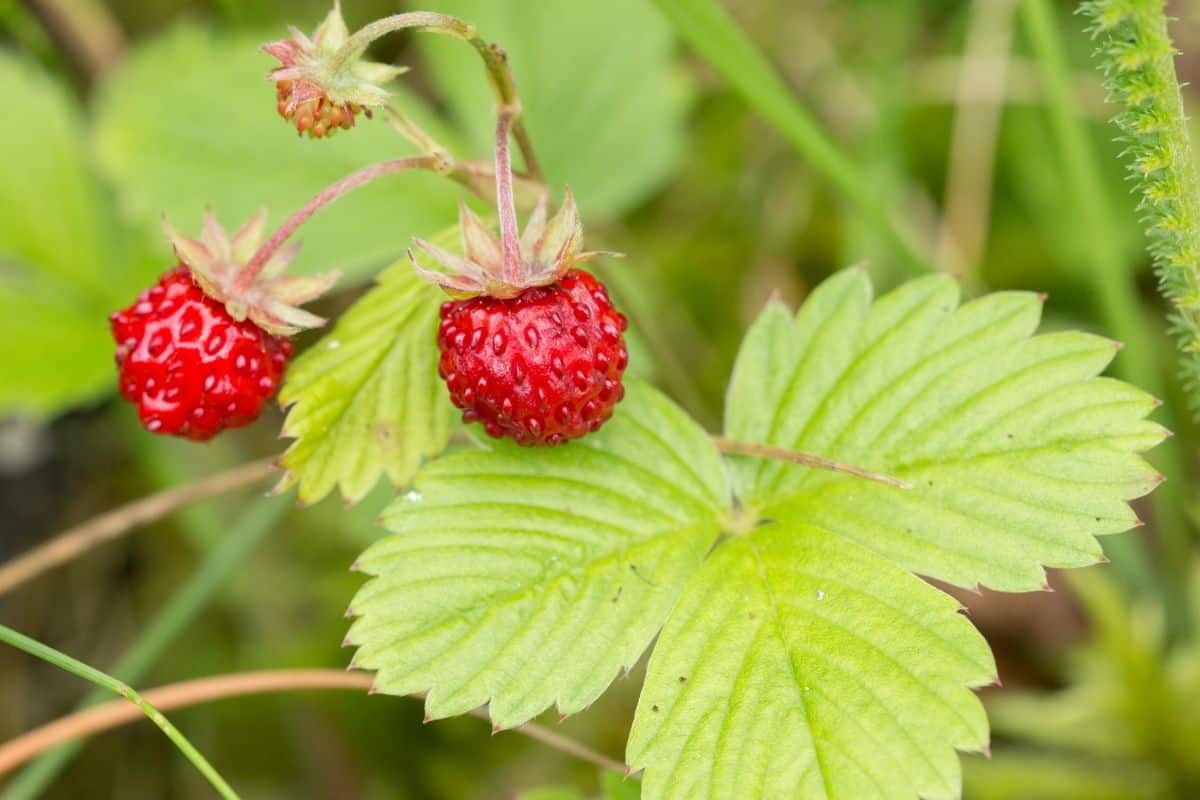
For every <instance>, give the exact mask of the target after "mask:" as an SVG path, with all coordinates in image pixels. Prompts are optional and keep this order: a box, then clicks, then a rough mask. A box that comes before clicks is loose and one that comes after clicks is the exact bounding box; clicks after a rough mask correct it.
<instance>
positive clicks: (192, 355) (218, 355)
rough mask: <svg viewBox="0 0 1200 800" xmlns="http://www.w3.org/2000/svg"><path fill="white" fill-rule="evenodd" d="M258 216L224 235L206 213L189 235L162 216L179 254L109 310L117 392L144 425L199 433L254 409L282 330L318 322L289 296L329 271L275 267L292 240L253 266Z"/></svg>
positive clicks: (273, 373)
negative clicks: (125, 304) (299, 273)
mask: <svg viewBox="0 0 1200 800" xmlns="http://www.w3.org/2000/svg"><path fill="white" fill-rule="evenodd" d="M265 220H266V215H265V213H262V212H260V213H259V214H258V215H256V216H255V217H254V218H253V219H252V220H251V221H250V222H249V223H247V224H246V226H245V227H243V228H242V229H241V230H240V231H238V233H237V234H235V235H234V236H233V238H232V239H230V238H229V237H228V236H227V235H226V234H225V231H224V230H223V229H222V228H221V226H220V224H219V223H218V222H217V220H216V218H215V217H213V216H212V214H207V215H206V216H205V220H204V232H203V235H202V236H201V239H200V240H199V241H197V240H194V239H189V238H187V237H185V236H181V235H180V234H178V233H176V232H175V231H174V230H172V229H170V227H169V226H168V228H167V233H168V236H169V238H170V239H171V242H172V244H173V245H174V248H175V253H176V255H177V256H178V258H179V260H180V264H179V265H178V266H176V267H175V268H173V269H171V270H170V271H168V272H167V273H166V274H164V275H163V276H162V277H161V278H160V279H159V281H158V283H157V284H155V285H154V286H152V287H151V288H149V289H147V290H146V291H144V292H142V293H141V295H140V296H139V297H138V299H137V301H136V302H134V303H133V304H132V305H131V306H129V308H126V309H125V310H123V311H118V312H116V313H114V314H113V315H112V316H111V317H110V318H109V323H110V327H111V329H112V334H113V338H114V339H115V340H116V342H117V349H116V361H117V371H118V374H119V386H120V391H121V395H122V396H123V397H124V398H125V399H127V400H129V401H130V402H131V403H134V404H135V405H136V406H137V408H138V417H139V418H140V419H141V421H142V424H143V425H144V426H145V428H146V430H148V431H150V432H152V433H161V434H171V435H174V436H184V437H187V438H189V439H195V440H197V441H203V440H206V439H210V438H212V437H213V436H215V435H216V434H217V433H219V432H220V431H222V430H224V429H226V428H237V427H240V426H242V425H247V424H249V423H251V422H253V421H254V420H256V419H258V416H259V414H261V413H262V409H263V407H264V406H265V405H266V402H267V400H269V399H270V398H271V397H272V396H273V395H274V394H275V392H276V390H278V388H279V382H280V379H281V378H282V376H283V372H284V369H285V368H286V366H287V363H288V359H289V358H290V357H291V354H292V345H291V342H289V341H288V339H287V338H286V337H287V336H289V335H291V334H293V333H296V332H297V331H299V330H300V329H302V328H306V327H314V326H316V325H320V324H321V323H322V322H324V320H322V319H321V318H319V317H316V316H314V315H312V314H310V313H308V312H307V311H304V310H302V309H299V308H296V307H295V304H297V303H301V302H305V301H307V300H309V299H312V298H313V297H315V296H317V295H318V294H320V293H321V292H323V291H324V290H325V289H327V288H328V287H329V286H330V285H331V284H332V283H333V281H334V280H336V277H337V276H336V275H327V276H320V277H284V276H281V275H280V274H279V273H280V272H282V270H283V269H284V268H285V267H286V266H287V264H288V263H289V262H290V261H291V259H292V258H293V257H294V256H295V254H296V248H295V247H284V248H281V249H279V250H278V251H276V252H275V253H274V254H273V255H272V256H271V257H270V258H268V259H266V260H265V261H264V262H263V265H262V266H261V267H258V266H255V265H254V259H255V258H256V251H257V250H258V246H259V242H260V241H261V239H262V233H263V224H264V222H265ZM243 284H245V285H243Z"/></svg>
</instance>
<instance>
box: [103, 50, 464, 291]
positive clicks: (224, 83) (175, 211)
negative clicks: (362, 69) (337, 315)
mask: <svg viewBox="0 0 1200 800" xmlns="http://www.w3.org/2000/svg"><path fill="white" fill-rule="evenodd" d="M278 33H280V32H279V31H275V32H273V33H263V34H262V35H261V36H258V37H249V36H242V37H237V38H226V37H222V36H217V35H214V34H211V33H209V32H206V31H204V30H200V29H197V28H191V27H181V28H177V29H175V30H173V31H171V32H169V33H167V34H166V35H164V36H161V37H158V38H156V39H154V40H153V41H152V42H150V43H149V44H147V45H144V46H143V47H141V48H140V49H138V50H136V51H135V52H133V53H131V54H130V55H129V57H128V58H127V59H126V60H125V62H124V63H123V64H122V66H121V67H120V68H119V69H118V70H116V71H115V72H114V73H113V74H112V75H111V76H109V77H108V78H107V79H106V80H105V82H104V84H103V85H102V87H101V91H100V95H99V98H98V102H97V108H96V117H97V119H96V128H97V131H96V136H97V145H98V150H99V155H100V160H101V163H102V166H103V167H104V169H105V170H106V172H107V174H108V175H109V176H110V177H111V178H112V180H113V182H114V183H115V184H116V186H117V187H118V189H119V190H120V197H121V200H122V201H123V205H124V207H125V210H126V211H127V213H128V214H129V215H130V216H131V217H133V218H134V219H136V220H137V221H138V222H139V223H140V224H142V225H145V226H146V227H147V228H148V229H150V230H153V231H157V230H158V227H159V224H160V218H161V215H162V214H164V213H166V214H167V215H168V216H169V217H170V218H171V220H172V222H174V223H175V225H176V226H177V227H179V228H180V229H181V230H184V231H188V230H191V231H193V232H198V230H199V226H200V219H201V214H202V213H203V211H204V209H205V208H206V207H212V208H213V210H214V211H216V212H217V214H218V216H220V218H221V219H222V220H224V221H225V222H226V223H227V224H228V225H229V226H231V227H237V226H238V225H240V224H241V222H242V221H244V220H246V219H248V218H249V217H250V215H251V214H253V213H254V212H255V211H257V210H258V209H259V208H262V207H264V206H266V207H267V208H269V209H270V212H271V220H272V222H273V223H278V222H281V221H282V220H283V219H284V218H285V217H286V215H288V214H290V213H292V211H294V210H295V209H297V208H298V207H300V206H301V205H302V204H303V203H304V202H305V201H306V200H308V199H309V198H310V197H311V196H313V195H314V194H316V193H317V192H318V191H320V190H321V189H323V188H324V187H325V186H327V185H328V184H330V183H333V182H334V181H335V180H337V179H338V178H341V177H342V176H344V175H346V174H348V173H350V172H352V171H354V170H356V169H358V168H360V167H363V166H366V165H368V164H371V163H374V162H376V161H382V160H385V159H389V158H396V157H397V156H400V155H405V154H408V153H411V147H410V146H409V145H407V144H406V143H404V142H403V141H402V140H401V139H400V137H399V136H397V135H396V134H395V133H394V132H393V131H392V130H391V129H390V128H388V126H387V125H386V124H384V122H383V121H382V119H375V120H364V119H360V121H359V124H358V125H357V126H356V127H355V128H353V129H352V130H350V131H343V132H340V133H339V134H338V136H337V137H336V138H334V139H331V140H312V139H302V138H299V137H297V135H296V131H295V129H293V128H292V127H291V126H289V125H288V124H287V123H285V122H284V121H283V120H281V119H280V118H279V115H278V114H277V113H276V111H275V99H274V93H273V89H272V84H270V83H269V82H268V81H266V80H265V79H264V78H265V76H266V73H267V71H268V70H269V69H270V68H271V67H272V66H273V64H274V62H273V60H272V59H271V58H270V57H269V56H266V55H264V54H263V53H261V52H259V51H258V46H259V44H260V43H261V42H264V41H267V40H269V39H271V38H278V36H277V34H278ZM397 90H398V91H400V89H399V88H398V89H397ZM397 103H398V104H399V105H401V106H402V107H403V108H404V109H405V110H406V111H408V112H409V113H411V114H413V115H414V116H415V117H417V118H418V119H419V120H420V121H421V122H422V124H424V125H426V126H428V127H429V128H430V130H431V132H432V133H434V134H435V135H437V136H439V137H440V138H441V139H442V140H443V141H444V142H445V143H446V144H447V146H454V144H455V142H454V141H453V139H450V138H449V135H448V134H447V132H446V131H445V130H442V129H441V126H436V125H435V124H434V123H435V120H432V119H430V114H429V112H428V110H426V109H424V108H423V107H421V104H420V102H419V101H417V100H416V99H415V98H414V97H412V96H411V95H408V94H401V95H400V96H399V97H398V98H397ZM377 116H378V115H377ZM457 196H458V191H457V190H456V189H455V188H454V187H453V185H452V184H451V183H450V182H449V181H447V180H446V179H445V178H441V177H438V176H435V175H431V174H425V173H401V174H399V175H393V176H390V177H387V178H384V179H382V180H380V181H379V182H377V183H376V184H374V185H371V186H369V187H365V188H362V189H358V190H356V191H355V193H354V194H352V195H350V196H348V197H346V198H344V199H342V200H339V201H338V202H337V203H336V204H334V205H332V206H330V207H328V208H326V209H324V210H322V211H321V212H320V213H319V214H318V215H317V216H316V217H315V218H314V219H313V220H312V221H311V222H310V223H308V224H306V225H305V229H304V233H303V238H304V242H305V244H304V249H303V250H302V251H301V253H300V257H299V259H298V260H297V262H296V266H295V269H296V271H298V272H323V271H327V270H329V269H334V268H339V269H342V270H344V271H346V272H347V273H348V274H349V277H350V278H354V277H356V276H361V275H363V274H364V273H366V272H367V271H369V270H370V269H371V268H373V267H376V266H378V265H379V264H381V263H385V262H387V261H388V260H390V259H392V258H395V257H396V256H397V255H399V254H401V253H402V252H403V251H404V248H406V247H407V246H408V243H409V240H410V238H411V237H412V236H413V235H414V234H425V233H427V232H428V231H430V230H440V229H441V228H444V227H445V226H446V225H448V224H450V223H451V222H452V221H453V220H454V219H455V213H456V207H455V198H456V197H457ZM162 252H163V258H164V259H167V258H169V250H168V248H167V247H166V246H165V244H164V246H163V248H162Z"/></svg>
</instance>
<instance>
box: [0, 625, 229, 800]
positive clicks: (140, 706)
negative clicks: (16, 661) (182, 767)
mask: <svg viewBox="0 0 1200 800" xmlns="http://www.w3.org/2000/svg"><path fill="white" fill-rule="evenodd" d="M0 641H2V642H4V643H5V644H9V645H12V646H13V647H15V648H17V649H18V650H23V651H24V652H26V653H28V654H29V655H31V656H34V657H35V658H40V659H41V660H43V661H46V662H48V663H50V664H53V665H54V666H56V667H58V668H59V669H61V670H64V671H66V672H69V673H71V674H72V675H75V676H77V677H80V678H83V679H84V680H86V681H90V682H91V683H94V684H96V685H97V686H100V687H102V688H104V689H108V690H109V691H111V692H113V693H115V694H118V695H120V696H122V697H124V698H125V699H126V700H127V701H129V703H132V704H133V705H132V706H130V705H127V704H126V703H123V702H120V701H118V703H119V704H120V705H121V706H122V707H124V708H125V709H128V711H130V712H132V716H133V717H134V718H136V717H137V716H138V715H144V716H146V717H147V718H148V719H149V720H150V721H151V722H153V723H154V724H155V725H157V726H158V728H159V730H161V731H162V732H163V733H164V734H166V736H167V738H168V739H170V740H171V741H172V742H174V744H175V746H176V747H177V748H179V751H180V752H181V753H183V755H184V757H186V758H187V760H188V761H190V762H192V764H193V765H194V766H195V767H196V769H197V770H199V771H200V773H201V774H202V775H204V777H205V778H207V779H208V782H209V783H211V784H212V786H213V788H214V789H216V790H217V793H218V794H219V795H221V797H224V798H226V800H237V797H238V796H237V793H236V792H235V791H233V788H232V787H231V786H230V785H229V784H228V783H227V782H226V781H225V779H224V778H222V777H221V775H220V773H218V772H217V771H216V769H214V768H213V765H212V764H210V763H209V762H208V759H206V758H205V757H204V756H203V755H201V754H200V751H198V750H197V749H196V748H195V747H194V746H193V745H192V743H191V742H189V741H188V740H187V737H185V736H184V735H183V734H182V733H180V732H179V729H178V728H176V727H175V726H174V725H172V724H171V721H170V720H168V719H167V718H166V717H164V716H163V714H162V712H161V711H159V710H158V709H157V708H155V707H154V706H153V705H152V704H151V703H150V702H149V701H148V700H147V699H146V698H144V697H142V695H140V694H138V693H137V692H136V691H134V689H133V688H131V687H130V686H128V685H126V684H125V683H122V682H121V681H119V680H117V679H116V678H114V677H112V676H111V675H108V674H106V673H104V672H101V671H100V670H98V669H96V668H95V667H89V666H88V665H87V664H84V663H83V662H82V661H77V660H75V659H74V658H71V657H70V656H68V655H67V654H66V653H61V652H59V651H58V650H55V649H54V648H52V647H50V646H48V645H45V644H42V643H41V642H39V641H37V640H35V639H30V638H29V637H28V636H25V635H23V634H20V633H17V632H16V631H14V630H13V629H12V628H9V627H6V626H4V625H0ZM38 752H40V751H38ZM36 754H37V753H36V752H35V753H31V756H32V755H36ZM14 766H15V765H14Z"/></svg>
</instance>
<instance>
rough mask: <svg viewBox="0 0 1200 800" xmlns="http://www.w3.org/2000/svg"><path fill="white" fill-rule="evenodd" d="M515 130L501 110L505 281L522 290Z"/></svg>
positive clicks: (499, 186) (499, 202)
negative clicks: (510, 144)
mask: <svg viewBox="0 0 1200 800" xmlns="http://www.w3.org/2000/svg"><path fill="white" fill-rule="evenodd" d="M511 127H512V112H511V110H510V109H509V108H508V107H507V106H502V107H501V108H500V113H499V115H498V116H497V119H496V208H497V210H498V211H499V213H500V250H501V253H502V254H503V256H504V281H505V282H506V283H508V284H509V285H510V286H520V285H521V284H522V283H523V282H524V281H523V278H524V275H523V274H522V273H523V272H524V265H523V264H522V263H521V234H520V232H519V231H518V230H517V202H516V198H515V197H514V196H513V171H512V153H511V152H509V149H508V135H509V131H510V129H511Z"/></svg>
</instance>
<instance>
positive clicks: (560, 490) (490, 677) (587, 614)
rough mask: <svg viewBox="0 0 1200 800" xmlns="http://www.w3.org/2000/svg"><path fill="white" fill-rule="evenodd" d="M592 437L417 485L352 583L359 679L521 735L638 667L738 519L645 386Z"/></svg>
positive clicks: (691, 436) (715, 473)
mask: <svg viewBox="0 0 1200 800" xmlns="http://www.w3.org/2000/svg"><path fill="white" fill-rule="evenodd" d="M627 389H628V393H627V396H626V398H625V401H624V402H623V403H622V404H621V405H620V406H619V407H618V410H617V413H616V414H615V415H614V417H613V419H612V420H611V421H610V422H609V423H608V424H606V425H605V426H604V427H603V428H602V429H601V430H600V431H599V432H597V433H595V434H592V435H590V436H587V437H585V438H584V439H581V440H578V441H575V442H571V443H570V444H568V445H566V446H564V447H561V448H554V449H545V448H542V449H532V450H531V449H522V448H519V447H516V446H515V445H511V444H509V443H507V442H497V443H495V444H494V445H493V446H492V449H490V450H476V451H470V452H464V453H458V454H453V455H449V456H446V457H444V458H441V459H439V460H437V461H434V462H432V463H431V464H429V465H427V466H426V467H424V468H423V469H422V470H421V471H420V473H418V475H417V479H416V482H415V486H414V489H413V490H412V491H411V492H410V493H409V494H408V495H406V496H404V497H402V498H399V499H398V500H397V501H396V502H395V503H393V505H392V506H390V507H389V508H388V509H387V511H385V512H384V517H383V519H384V524H385V525H386V526H387V528H388V529H389V530H391V531H392V532H393V533H392V535H391V536H388V537H387V538H385V539H383V540H381V541H380V542H378V543H377V544H375V545H374V546H372V547H371V548H370V549H368V550H367V551H366V552H365V553H364V554H363V555H362V557H361V558H360V559H359V560H358V562H357V564H358V568H359V569H360V570H362V571H363V572H366V573H368V574H370V575H373V576H375V577H374V578H373V579H372V580H371V581H370V582H368V583H367V585H366V586H365V587H364V588H363V589H362V590H361V591H360V592H359V594H358V595H357V596H356V597H355V599H354V601H353V603H352V604H351V611H352V613H353V614H354V615H355V616H357V617H358V619H357V620H356V622H355V623H354V625H353V626H352V628H351V630H350V634H349V636H348V641H349V642H350V643H352V644H354V645H356V646H357V647H358V648H359V650H358V653H357V654H356V656H355V659H354V663H355V664H356V665H357V666H358V667H362V668H365V669H371V670H375V671H376V672H377V673H378V674H377V677H376V683H375V685H376V688H377V689H378V690H379V691H383V692H387V693H391V694H410V693H413V692H419V691H428V693H429V694H428V697H427V698H426V711H427V713H428V715H429V716H430V717H445V716H450V715H453V714H460V713H463V712H465V711H467V710H469V709H472V708H475V707H477V706H480V705H482V704H484V703H490V706H489V708H490V712H491V716H492V720H493V721H494V722H495V723H496V724H497V725H499V726H501V727H505V728H507V727H512V726H514V725H517V724H520V723H522V722H524V721H525V720H528V719H530V718H531V717H533V716H535V715H536V714H538V713H540V712H541V711H543V710H545V709H546V708H548V707H550V706H551V705H556V706H557V707H558V709H559V711H561V712H562V713H564V714H570V713H574V712H576V711H579V710H580V709H583V708H585V707H586V706H587V705H589V704H590V703H591V702H592V701H593V700H595V699H596V697H598V696H599V695H600V693H601V692H602V691H603V690H604V689H605V687H607V686H608V684H609V683H610V682H611V681H612V679H613V678H614V677H615V676H616V674H617V673H618V671H619V670H621V669H623V668H628V667H629V666H631V665H632V664H633V663H634V662H635V661H636V660H637V658H638V656H639V655H640V654H641V653H642V651H643V650H644V649H645V648H646V646H647V645H648V644H649V642H650V640H651V638H652V637H653V636H654V634H655V633H656V632H657V631H658V628H659V626H660V625H661V624H662V622H663V620H664V619H665V617H666V615H667V613H668V611H669V610H670V608H671V606H672V604H673V603H674V602H675V599H676V598H677V597H678V595H679V592H680V591H681V590H682V588H683V584H684V582H685V581H686V580H687V579H688V577H689V576H690V575H691V574H692V573H693V572H694V571H695V569H696V567H697V566H698V565H699V564H700V562H701V560H702V559H703V558H704V555H705V553H706V552H707V551H708V549H709V547H710V546H711V544H712V542H713V540H714V538H715V537H716V534H717V529H718V524H719V522H720V520H721V519H722V517H723V515H724V513H725V510H726V508H727V504H728V498H727V494H728V489H727V485H726V480H725V471H724V467H723V465H722V463H721V459H720V456H719V454H718V453H717V451H716V449H715V448H714V447H713V445H712V443H711V442H710V440H709V438H708V437H707V435H705V433H704V432H703V431H702V430H700V428H699V427H697V426H696V424H695V423H693V422H692V421H691V420H690V419H688V418H687V417H686V416H685V415H684V414H683V412H681V411H680V410H679V409H678V408H676V407H675V406H674V405H673V404H672V403H670V401H668V400H667V399H666V398H665V397H663V396H662V395H660V394H659V393H657V392H656V391H654V390H653V389H650V388H648V387H646V386H644V385H642V384H639V383H637V382H636V381H629V382H628V387H627Z"/></svg>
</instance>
